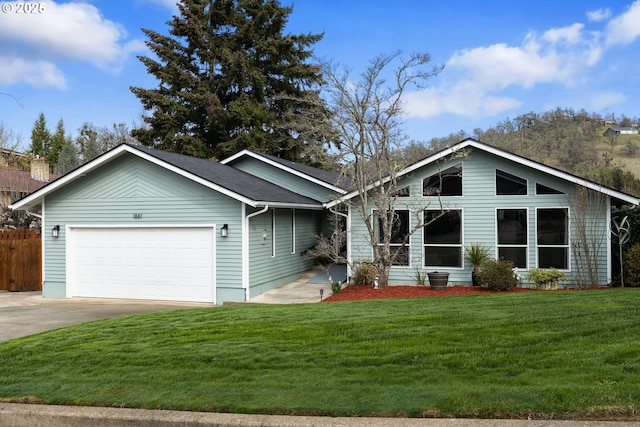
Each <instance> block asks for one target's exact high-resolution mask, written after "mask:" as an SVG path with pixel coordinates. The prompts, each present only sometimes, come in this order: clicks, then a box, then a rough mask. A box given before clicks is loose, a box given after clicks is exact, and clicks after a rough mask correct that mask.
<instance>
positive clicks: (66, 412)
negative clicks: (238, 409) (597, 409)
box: [0, 403, 640, 427]
mask: <svg viewBox="0 0 640 427" xmlns="http://www.w3.org/2000/svg"><path fill="white" fill-rule="evenodd" d="M0 426H11V427H32V426H39V427H86V426H94V427H122V426H126V427H148V426H153V427H178V426H180V427H203V426H215V427H258V426H260V427H310V426H314V427H338V426H339V427H542V426H544V427H639V426H640V423H637V422H620V421H548V420H531V421H529V420H474V419H447V418H333V417H295V416H285V415H243V414H218V413H210V412H183V411H159V410H148V409H126V408H99V407H82V406H47V405H24V404H15V403H0Z"/></svg>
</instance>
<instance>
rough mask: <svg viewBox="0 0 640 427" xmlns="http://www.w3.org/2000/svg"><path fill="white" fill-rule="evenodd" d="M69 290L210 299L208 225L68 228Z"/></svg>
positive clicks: (211, 239) (89, 294) (212, 279)
mask: <svg viewBox="0 0 640 427" xmlns="http://www.w3.org/2000/svg"><path fill="white" fill-rule="evenodd" d="M68 244H69V252H68V258H67V273H68V279H69V280H68V282H67V286H68V288H69V289H68V291H67V292H68V296H77V297H97V298H131V299H154V300H172V301H199V302H215V301H214V292H215V289H214V288H215V256H214V254H215V251H214V245H215V243H214V228H213V227H187V228H181V227H153V228H71V229H70V233H69V240H68Z"/></svg>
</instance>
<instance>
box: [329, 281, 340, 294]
mask: <svg viewBox="0 0 640 427" xmlns="http://www.w3.org/2000/svg"><path fill="white" fill-rule="evenodd" d="M340 292H342V282H340V281H338V282H336V281H333V280H332V281H331V293H333V294H339V293H340Z"/></svg>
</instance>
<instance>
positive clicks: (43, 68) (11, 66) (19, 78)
mask: <svg viewBox="0 0 640 427" xmlns="http://www.w3.org/2000/svg"><path fill="white" fill-rule="evenodd" d="M20 82H23V83H27V84H29V85H31V86H35V87H48V86H49V87H56V88H59V89H65V88H66V87H67V84H66V81H65V78H64V75H63V74H62V72H61V71H60V70H59V69H58V67H56V66H55V64H53V63H51V62H47V61H29V60H25V59H22V58H16V57H10V56H0V84H3V85H11V84H15V83H20Z"/></svg>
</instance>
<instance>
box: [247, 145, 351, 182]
mask: <svg viewBox="0 0 640 427" xmlns="http://www.w3.org/2000/svg"><path fill="white" fill-rule="evenodd" d="M247 151H250V152H251V153H253V154H255V155H256V156H258V157H264V158H266V159H269V160H271V161H272V162H274V163H278V164H279V165H281V166H284V167H285V168H289V169H292V170H294V171H296V172H299V173H301V174H304V175H307V176H309V177H311V178H314V179H317V180H318V181H322V182H324V183H327V184H329V185H332V186H337V187H339V188H342V189H347V188H348V187H349V185H348V178H346V177H344V176H343V175H342V174H341V173H340V172H331V171H327V170H324V169H318V168H314V167H313V166H307V165H303V164H300V163H296V162H292V161H291V160H285V159H281V158H280V157H276V156H272V155H271V154H265V153H260V152H258V151H254V150H247Z"/></svg>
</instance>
